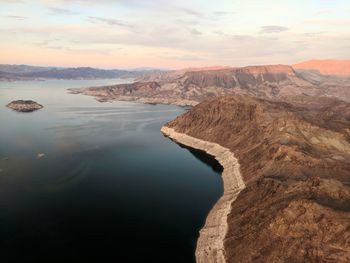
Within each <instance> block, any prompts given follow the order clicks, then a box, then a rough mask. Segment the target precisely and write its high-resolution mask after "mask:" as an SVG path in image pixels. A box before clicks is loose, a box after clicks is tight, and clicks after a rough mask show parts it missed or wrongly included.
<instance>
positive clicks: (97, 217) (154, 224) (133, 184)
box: [0, 80, 222, 263]
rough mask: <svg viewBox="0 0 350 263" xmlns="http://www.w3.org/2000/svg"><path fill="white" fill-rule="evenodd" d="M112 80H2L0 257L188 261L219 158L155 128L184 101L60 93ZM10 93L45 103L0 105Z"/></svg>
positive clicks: (215, 194) (213, 195)
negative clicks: (33, 107)
mask: <svg viewBox="0 0 350 263" xmlns="http://www.w3.org/2000/svg"><path fill="white" fill-rule="evenodd" d="M118 81H119V82H122V81H121V80H103V81H101V80H99V81H91V80H90V81H45V82H40V81H35V82H13V83H7V82H0V257H1V262H4V263H7V262H15V261H13V260H16V259H18V258H26V259H27V261H26V262H29V260H33V259H36V260H45V261H46V262H65V261H63V260H67V259H76V262H86V261H87V260H89V262H91V261H95V262H192V261H193V260H194V249H195V243H196V239H197V237H198V231H199V229H200V228H201V226H202V225H203V223H204V220H205V217H206V215H207V214H208V212H209V210H210V209H211V207H212V206H213V204H214V203H215V201H216V200H217V199H218V198H219V196H220V195H221V192H222V182H221V178H220V176H219V171H218V170H217V169H216V170H215V169H214V167H213V165H214V166H215V165H217V163H215V162H214V161H213V160H212V159H211V158H209V159H208V158H204V159H203V157H205V156H203V154H202V153H201V152H197V151H194V152H192V153H191V152H190V151H189V150H187V149H184V148H181V147H179V146H178V145H176V144H175V143H173V142H172V141H171V140H169V139H167V138H165V137H163V136H162V134H161V133H160V131H159V130H160V127H161V126H162V125H163V124H164V123H166V122H167V121H169V120H172V119H173V118H175V117H176V116H178V115H180V114H182V113H183V112H184V109H183V108H180V107H175V106H164V105H156V106H153V105H144V104H137V103H126V102H114V103H99V102H97V101H95V100H94V99H93V98H92V97H88V96H83V95H72V94H68V93H67V92H66V89H67V88H72V87H84V86H93V85H102V84H111V83H116V82H118ZM124 82H125V81H124ZM15 99H33V100H35V101H37V102H39V103H41V104H43V105H44V106H45V108H44V109H42V110H39V111H36V112H33V113H18V112H15V111H12V110H10V109H7V108H5V107H4V106H5V105H6V104H7V103H8V102H10V101H12V100H15ZM38 155H40V156H43V155H44V156H43V157H41V158H39V156H38ZM216 168H217V167H216ZM4 259H5V260H4ZM107 259H108V260H107Z"/></svg>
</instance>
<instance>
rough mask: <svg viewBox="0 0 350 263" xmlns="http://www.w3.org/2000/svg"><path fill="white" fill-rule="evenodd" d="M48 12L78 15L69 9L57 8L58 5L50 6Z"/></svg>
mask: <svg viewBox="0 0 350 263" xmlns="http://www.w3.org/2000/svg"><path fill="white" fill-rule="evenodd" d="M49 10H50V14H54V15H78V14H79V13H78V12H74V11H71V10H69V9H65V8H58V7H50V8H49Z"/></svg>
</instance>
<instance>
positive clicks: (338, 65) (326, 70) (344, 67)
mask: <svg viewBox="0 0 350 263" xmlns="http://www.w3.org/2000/svg"><path fill="white" fill-rule="evenodd" d="M293 68H295V69H304V70H317V71H318V72H319V73H321V74H323V75H338V76H348V77H350V60H335V59H325V60H309V61H305V62H301V63H298V64H295V65H293Z"/></svg>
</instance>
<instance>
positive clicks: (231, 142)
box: [166, 95, 350, 262]
mask: <svg viewBox="0 0 350 263" xmlns="http://www.w3.org/2000/svg"><path fill="white" fill-rule="evenodd" d="M166 126H167V127H169V128H173V129H175V130H176V131H177V132H179V133H184V134H187V135H189V136H192V137H195V138H198V139H202V140H206V141H210V142H214V143H218V144H220V145H222V146H223V147H226V148H229V149H230V150H231V151H232V152H233V153H234V154H235V156H236V157H237V158H238V161H239V163H240V170H241V174H242V176H243V179H244V182H245V185H246V188H245V189H244V190H243V191H241V192H240V194H239V195H238V198H237V200H236V201H234V202H233V203H232V207H231V212H230V214H229V216H228V218H227V220H228V225H229V228H228V231H227V233H226V237H225V240H224V246H225V257H226V259H227V261H228V262H350V104H349V103H346V102H342V101H340V100H337V99H334V98H317V97H309V96H297V97H294V98H292V97H288V98H285V101H280V102H277V101H271V100H267V99H258V98H253V97H249V96H245V95H236V96H225V97H219V98H214V99H208V100H205V101H204V102H202V103H200V104H199V105H197V106H195V107H194V108H193V109H192V110H190V111H189V112H187V113H185V114H184V115H182V116H180V117H178V118H176V119H175V120H173V121H171V122H170V123H168V124H166Z"/></svg>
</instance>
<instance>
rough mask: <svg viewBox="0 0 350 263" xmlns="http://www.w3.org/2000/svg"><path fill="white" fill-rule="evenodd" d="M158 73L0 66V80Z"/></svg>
mask: <svg viewBox="0 0 350 263" xmlns="http://www.w3.org/2000/svg"><path fill="white" fill-rule="evenodd" d="M156 72H158V70H157V69H135V70H120V69H97V68H91V67H77V68H62V67H36V66H28V65H5V64H2V65H0V80H32V79H112V78H136V77H141V76H143V75H144V74H146V73H148V74H150V73H152V74H155V73H156Z"/></svg>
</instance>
